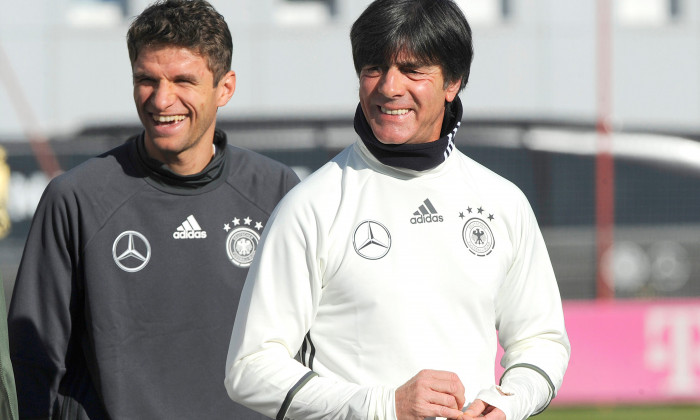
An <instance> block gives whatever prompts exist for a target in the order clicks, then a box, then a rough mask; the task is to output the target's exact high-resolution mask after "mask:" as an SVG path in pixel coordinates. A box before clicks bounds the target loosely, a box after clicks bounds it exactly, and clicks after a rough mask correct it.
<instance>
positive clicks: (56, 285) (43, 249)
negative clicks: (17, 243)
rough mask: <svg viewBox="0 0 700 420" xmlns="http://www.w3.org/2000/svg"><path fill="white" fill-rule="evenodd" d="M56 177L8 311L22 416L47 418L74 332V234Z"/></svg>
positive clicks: (30, 239) (42, 204) (36, 217)
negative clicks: (58, 189) (57, 186)
mask: <svg viewBox="0 0 700 420" xmlns="http://www.w3.org/2000/svg"><path fill="white" fill-rule="evenodd" d="M54 181H55V180H54ZM54 181H52V183H50V184H49V186H48V187H47V189H46V191H44V195H43V196H42V198H41V201H40V203H39V206H38V208H37V211H36V213H35V215H34V219H33V221H32V224H31V228H30V231H29V236H28V239H27V242H26V245H25V248H24V254H23V256H22V261H21V263H20V267H19V271H18V274H17V278H16V282H15V286H14V290H13V295H12V301H11V304H10V310H9V314H8V330H9V336H10V355H11V359H12V364H13V367H14V373H15V380H16V386H17V396H18V403H19V413H20V414H21V416H22V418H48V417H50V415H51V407H52V405H53V402H54V401H55V399H56V396H57V392H58V385H59V383H60V381H61V378H62V375H63V374H64V372H65V361H66V354H67V352H68V347H69V341H70V340H69V338H70V336H71V332H72V330H73V315H72V313H71V312H72V311H73V310H76V309H77V307H78V306H79V305H76V302H77V293H76V292H77V291H76V290H75V287H74V283H75V281H76V270H75V266H76V264H77V263H78V260H79V256H78V255H77V252H76V249H75V248H76V242H77V241H78V239H77V238H76V236H75V235H74V234H73V232H72V229H73V226H74V223H71V220H70V217H69V215H68V213H69V211H68V207H69V205H68V200H67V199H65V198H62V197H61V194H59V192H58V191H57V188H56V183H55V182H54ZM73 210H75V209H73Z"/></svg>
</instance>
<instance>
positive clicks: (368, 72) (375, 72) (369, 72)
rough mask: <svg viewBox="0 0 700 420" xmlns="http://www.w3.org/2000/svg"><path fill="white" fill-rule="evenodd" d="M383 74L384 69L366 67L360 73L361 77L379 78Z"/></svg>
mask: <svg viewBox="0 0 700 420" xmlns="http://www.w3.org/2000/svg"><path fill="white" fill-rule="evenodd" d="M381 73H382V69H380V68H379V66H365V67H363V68H362V70H361V71H360V74H361V75H363V76H370V77H374V76H379V75H380V74H381Z"/></svg>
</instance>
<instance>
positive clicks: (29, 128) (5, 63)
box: [0, 45, 61, 179]
mask: <svg viewBox="0 0 700 420" xmlns="http://www.w3.org/2000/svg"><path fill="white" fill-rule="evenodd" d="M0 82H4V83H5V87H6V88H7V93H8V94H9V96H10V100H11V101H12V103H13V104H14V106H15V110H16V111H17V115H18V116H19V118H20V119H21V120H22V126H23V128H24V133H25V135H26V136H27V139H28V140H29V145H30V146H31V148H32V151H33V152H34V156H35V157H36V160H37V162H38V163H39V167H40V168H41V170H42V171H43V172H44V174H46V176H47V177H49V179H50V178H53V177H54V176H56V175H58V174H59V173H61V166H60V165H59V163H58V160H57V159H56V155H55V154H54V153H53V150H52V149H51V146H50V145H49V142H48V140H47V138H46V137H45V136H44V135H43V134H41V132H40V130H39V122H38V120H37V118H36V117H35V116H34V113H33V112H32V107H31V106H30V104H29V101H27V98H26V97H25V96H24V94H23V92H22V90H21V88H20V87H19V86H20V85H19V80H18V79H17V77H16V76H15V73H14V72H13V71H12V67H11V65H10V60H9V58H8V57H7V55H6V54H5V51H4V50H3V48H2V45H0Z"/></svg>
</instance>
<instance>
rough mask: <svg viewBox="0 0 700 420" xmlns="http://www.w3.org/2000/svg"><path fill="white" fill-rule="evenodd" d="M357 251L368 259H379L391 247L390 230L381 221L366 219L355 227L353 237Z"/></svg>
mask: <svg viewBox="0 0 700 420" xmlns="http://www.w3.org/2000/svg"><path fill="white" fill-rule="evenodd" d="M352 244H353V246H354V247H355V252H357V254H358V255H360V256H361V257H364V258H367V259H368V260H378V259H380V258H382V257H383V256H385V255H386V254H387V252H389V249H390V248H391V235H389V230H388V229H387V228H386V227H384V225H382V224H381V223H379V222H375V221H373V220H365V221H364V222H362V223H360V225H359V226H358V227H357V228H356V229H355V235H354V236H353V238H352Z"/></svg>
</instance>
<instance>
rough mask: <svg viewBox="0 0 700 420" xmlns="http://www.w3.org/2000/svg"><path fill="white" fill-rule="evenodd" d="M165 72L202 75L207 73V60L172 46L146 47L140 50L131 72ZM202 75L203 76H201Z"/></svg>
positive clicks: (187, 49) (197, 54)
mask: <svg viewBox="0 0 700 420" xmlns="http://www.w3.org/2000/svg"><path fill="white" fill-rule="evenodd" d="M155 69H160V70H167V71H175V72H177V71H187V72H196V73H203V72H205V71H208V72H209V73H211V72H210V71H209V66H208V63H207V60H206V58H205V57H204V56H202V55H201V54H200V53H199V52H198V51H195V50H192V49H190V48H187V47H180V46H174V45H147V46H144V47H143V48H141V50H140V51H139V54H138V56H137V57H136V60H135V61H134V63H133V65H132V70H133V71H134V72H136V71H148V70H155ZM202 75H203V74H202Z"/></svg>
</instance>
